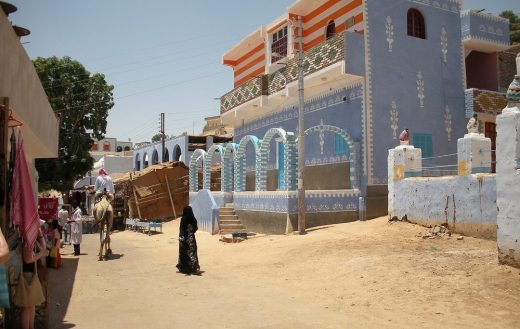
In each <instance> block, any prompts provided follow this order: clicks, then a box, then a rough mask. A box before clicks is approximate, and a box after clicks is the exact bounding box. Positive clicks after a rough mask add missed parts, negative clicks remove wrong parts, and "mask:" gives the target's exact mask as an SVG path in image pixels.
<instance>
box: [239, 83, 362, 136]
mask: <svg viewBox="0 0 520 329" xmlns="http://www.w3.org/2000/svg"><path fill="white" fill-rule="evenodd" d="M344 97H347V100H348V101H354V100H357V99H359V100H363V88H362V84H361V83H355V84H353V85H351V86H348V87H347V88H341V89H339V90H335V91H333V92H332V93H327V94H325V95H322V96H318V97H315V98H312V99H309V100H306V101H305V108H304V113H305V114H308V113H312V112H316V111H320V110H324V109H326V108H328V107H331V106H334V105H337V104H341V103H343V102H344V101H345V100H344ZM296 118H298V107H297V106H296V105H291V106H288V107H286V108H284V109H282V110H281V111H279V112H276V113H273V114H269V115H266V116H263V117H260V118H259V119H258V120H255V121H254V122H253V123H246V124H245V125H243V126H241V127H236V128H235V135H236V136H242V135H246V134H249V133H251V132H253V131H256V130H258V129H262V128H265V127H272V126H274V125H280V124H282V123H283V122H285V121H288V120H292V119H296Z"/></svg>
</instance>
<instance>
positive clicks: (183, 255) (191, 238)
mask: <svg viewBox="0 0 520 329" xmlns="http://www.w3.org/2000/svg"><path fill="white" fill-rule="evenodd" d="M197 229H198V227H197V219H196V218H195V215H194V214H193V209H191V207H190V206H187V207H185V208H184V210H183V211H182V218H181V224H180V227H179V262H178V264H177V268H178V269H179V272H181V273H185V274H198V273H199V270H200V266H199V258H198V256H197V240H195V232H197Z"/></svg>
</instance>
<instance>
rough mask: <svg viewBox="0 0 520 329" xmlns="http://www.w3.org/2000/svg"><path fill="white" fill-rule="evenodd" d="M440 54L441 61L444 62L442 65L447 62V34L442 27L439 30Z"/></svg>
mask: <svg viewBox="0 0 520 329" xmlns="http://www.w3.org/2000/svg"><path fill="white" fill-rule="evenodd" d="M441 52H442V59H443V60H444V63H446V62H447V61H448V34H447V33H446V29H445V28H444V27H442V30H441Z"/></svg>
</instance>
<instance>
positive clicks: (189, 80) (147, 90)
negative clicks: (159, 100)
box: [55, 71, 228, 113]
mask: <svg viewBox="0 0 520 329" xmlns="http://www.w3.org/2000/svg"><path fill="white" fill-rule="evenodd" d="M223 73H228V71H220V72H216V73H212V74H207V75H202V76H198V77H195V78H192V79H187V80H182V81H177V82H173V83H169V84H166V85H163V86H160V87H156V88H151V89H146V90H142V91H138V92H135V93H131V94H128V95H124V96H120V97H114V98H113V99H112V100H118V99H124V98H128V97H132V96H135V95H140V94H144V93H149V92H153V91H156V90H160V89H164V88H168V87H171V86H176V85H180V84H184V83H188V82H193V81H197V80H201V79H205V78H209V77H212V76H216V75H219V74H223ZM100 103H104V101H100V102H91V103H85V104H81V105H77V106H71V107H66V108H64V109H62V110H55V112H56V113H61V112H64V111H67V110H71V109H75V108H81V107H84V106H87V105H95V104H100Z"/></svg>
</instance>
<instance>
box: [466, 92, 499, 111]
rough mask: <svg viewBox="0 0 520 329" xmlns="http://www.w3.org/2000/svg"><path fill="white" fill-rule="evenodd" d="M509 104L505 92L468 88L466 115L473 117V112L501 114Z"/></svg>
mask: <svg viewBox="0 0 520 329" xmlns="http://www.w3.org/2000/svg"><path fill="white" fill-rule="evenodd" d="M506 105H507V99H506V94H505V93H499V92H496V91H489V90H483V89H476V88H471V89H466V91H465V108H466V117H471V116H472V115H473V113H485V114H492V115H494V116H496V115H498V114H500V113H501V112H502V109H504V108H505V107H506Z"/></svg>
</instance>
